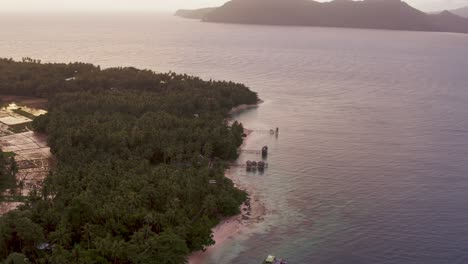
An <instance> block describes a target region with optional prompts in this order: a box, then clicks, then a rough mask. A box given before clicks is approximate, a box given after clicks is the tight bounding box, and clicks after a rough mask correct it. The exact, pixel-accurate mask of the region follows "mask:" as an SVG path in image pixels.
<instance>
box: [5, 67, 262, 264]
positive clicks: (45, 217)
mask: <svg viewBox="0 0 468 264" xmlns="http://www.w3.org/2000/svg"><path fill="white" fill-rule="evenodd" d="M0 93H2V94H13V95H24V96H38V97H43V98H47V99H48V111H49V112H48V114H47V115H44V116H40V117H38V118H36V119H35V120H34V123H33V126H34V129H35V130H37V131H40V132H45V133H47V134H48V138H49V139H48V140H49V145H50V147H51V151H52V153H53V154H54V155H55V158H56V159H57V165H56V168H55V170H54V172H53V173H51V175H50V176H49V177H48V178H47V179H46V181H45V183H44V186H43V188H42V189H41V190H37V191H36V192H34V194H33V196H31V197H30V198H29V199H28V201H27V203H26V204H25V205H24V206H22V207H21V208H19V209H18V210H16V211H12V212H10V213H8V214H6V215H4V216H3V217H1V218H0V257H1V258H2V259H5V263H60V264H62V263H161V264H165V263H167V264H179V263H185V262H186V257H187V255H188V254H189V253H190V252H191V251H195V250H203V249H204V248H206V247H207V246H209V245H212V244H213V243H214V241H213V240H212V237H211V228H212V227H213V226H214V225H216V224H217V223H218V222H219V219H220V218H222V217H225V216H231V215H234V214H237V213H239V205H240V204H241V203H242V202H243V201H244V200H245V198H246V194H245V193H244V192H242V191H239V190H237V189H236V188H234V186H233V183H232V182H231V181H230V180H229V179H227V178H226V177H224V170H225V168H226V166H227V161H229V160H233V159H235V158H236V157H237V148H238V147H239V146H240V144H241V143H242V136H243V128H242V125H241V124H238V123H237V122H236V123H234V124H232V125H228V123H227V121H226V117H227V114H228V111H229V109H231V108H232V107H235V106H237V105H240V104H252V103H256V102H257V101H258V98H257V95H256V93H254V92H251V91H250V90H249V89H248V88H247V87H245V86H244V85H241V84H237V83H232V82H222V81H203V80H201V79H199V78H197V77H192V76H187V75H178V74H175V73H165V74H160V73H154V72H152V71H148V70H138V69H135V68H111V69H104V70H103V69H100V68H99V67H97V66H94V65H90V64H82V63H72V64H42V63H41V62H40V61H35V60H31V59H28V58H26V59H23V62H15V61H13V60H11V59H3V60H0ZM213 180H214V181H213ZM213 182H216V184H213ZM210 183H211V184H210Z"/></svg>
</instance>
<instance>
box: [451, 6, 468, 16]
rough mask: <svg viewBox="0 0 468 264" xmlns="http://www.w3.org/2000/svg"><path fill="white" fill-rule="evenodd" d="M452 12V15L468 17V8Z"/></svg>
mask: <svg viewBox="0 0 468 264" xmlns="http://www.w3.org/2000/svg"><path fill="white" fill-rule="evenodd" d="M450 12H452V13H454V14H456V15H459V16H462V17H468V6H465V7H462V8H458V9H454V10H451V11H450Z"/></svg>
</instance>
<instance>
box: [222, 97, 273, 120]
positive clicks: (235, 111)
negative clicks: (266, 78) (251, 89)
mask: <svg viewBox="0 0 468 264" xmlns="http://www.w3.org/2000/svg"><path fill="white" fill-rule="evenodd" d="M263 103H264V101H262V100H261V99H258V102H257V103H255V104H242V105H239V106H236V107H233V108H232V109H231V110H230V111H229V112H228V114H229V115H230V116H232V115H237V114H240V113H241V112H243V111H245V110H249V109H253V108H257V107H259V105H260V104H263Z"/></svg>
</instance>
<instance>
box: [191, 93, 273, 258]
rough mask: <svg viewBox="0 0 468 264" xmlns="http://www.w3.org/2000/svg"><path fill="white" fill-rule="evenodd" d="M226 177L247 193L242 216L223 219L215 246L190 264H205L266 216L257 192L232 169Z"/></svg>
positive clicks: (235, 111)
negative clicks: (219, 250)
mask: <svg viewBox="0 0 468 264" xmlns="http://www.w3.org/2000/svg"><path fill="white" fill-rule="evenodd" d="M261 103H263V101H261V100H259V102H258V103H257V104H251V105H240V106H237V107H234V108H232V109H231V111H229V115H230V116H232V115H233V114H239V113H240V112H242V111H245V110H248V109H252V108H257V107H258V106H259V104H261ZM252 132H253V131H252V130H249V129H246V128H244V134H245V135H246V137H245V138H244V140H243V142H242V145H241V146H240V147H239V150H242V149H243V148H244V147H245V144H246V142H247V140H248V138H249V136H250V134H252ZM224 175H225V177H227V178H228V179H230V180H231V181H232V182H233V183H234V186H235V187H236V188H238V189H240V190H243V191H245V192H246V193H247V195H248V196H247V200H246V201H245V202H244V203H243V204H242V205H241V206H240V214H238V215H235V216H232V217H228V218H225V219H223V220H222V221H221V222H220V223H219V224H218V225H217V226H215V227H214V228H213V229H212V231H213V240H214V241H215V244H214V245H212V246H210V247H209V248H207V249H206V250H205V251H197V252H194V253H192V254H191V255H190V256H189V257H188V259H187V260H188V264H203V263H204V261H205V260H206V259H207V258H208V256H209V255H210V254H211V253H212V252H213V251H216V250H217V249H218V248H220V247H221V246H222V245H224V244H225V243H226V242H228V241H229V240H232V239H234V237H235V236H236V235H239V234H240V233H241V232H242V231H243V230H244V229H245V228H246V227H248V226H251V225H253V224H257V223H260V222H262V221H263V216H264V215H265V214H266V207H265V205H264V204H263V203H261V202H260V198H259V196H258V195H257V194H256V192H255V190H254V189H253V188H252V187H251V186H248V185H247V184H243V183H241V182H240V180H239V178H238V177H237V176H236V174H235V173H234V172H233V171H232V168H229V169H227V170H226V172H225V174H224Z"/></svg>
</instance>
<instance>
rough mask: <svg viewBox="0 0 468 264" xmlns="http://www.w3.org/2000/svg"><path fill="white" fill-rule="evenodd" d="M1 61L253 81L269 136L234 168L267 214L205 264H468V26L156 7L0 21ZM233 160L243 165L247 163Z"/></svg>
mask: <svg viewBox="0 0 468 264" xmlns="http://www.w3.org/2000/svg"><path fill="white" fill-rule="evenodd" d="M0 29H1V30H0V32H1V37H0V56H1V57H13V58H21V57H26V56H28V57H33V58H39V59H42V60H44V61H58V62H63V61H66V62H67V61H77V60H78V61H85V62H93V63H97V64H100V65H102V66H103V67H109V66H121V65H129V66H136V67H142V68H150V69H153V70H156V71H164V72H166V71H169V70H172V71H176V72H181V73H184V72H185V73H189V74H194V75H199V76H202V77H204V78H213V79H228V80H233V81H237V82H242V83H245V84H247V85H248V86H249V87H251V89H253V90H255V91H257V92H258V93H259V95H260V97H261V98H262V99H263V100H265V103H264V104H263V105H262V106H261V107H260V108H259V109H257V110H252V111H249V112H246V113H244V114H242V115H240V116H239V117H238V119H240V120H241V121H242V122H243V123H244V124H245V125H246V126H247V127H248V128H252V129H258V130H261V129H270V128H273V127H280V136H279V137H278V138H275V137H271V136H270V135H268V134H265V133H260V132H257V133H254V134H253V135H252V136H251V138H250V139H249V141H248V143H247V148H248V149H257V148H259V147H261V146H263V145H269V146H270V149H271V154H270V157H269V163H270V168H268V170H267V171H266V173H265V174H263V175H259V174H247V173H246V172H245V171H244V170H243V169H237V171H236V173H237V174H238V177H239V178H240V180H241V181H242V182H243V183H247V184H249V185H251V186H253V188H254V189H255V190H256V192H257V193H258V195H259V196H260V197H261V199H262V201H263V202H264V203H265V204H266V206H267V208H268V214H267V215H266V216H265V221H264V222H263V223H262V224H260V225H258V226H255V227H253V228H251V229H249V230H246V231H244V232H243V233H242V234H241V235H239V236H236V237H235V239H234V240H232V241H230V242H229V243H227V244H226V245H225V246H223V247H222V248H221V249H220V250H218V251H216V252H215V253H213V254H212V256H210V259H209V260H208V261H207V263H208V264H237V263H239V264H249V263H253V264H255V263H259V262H261V260H262V258H264V256H266V255H267V254H270V253H272V254H276V255H280V256H283V257H285V258H287V259H288V260H289V262H290V263H293V264H294V263H300V264H309V263H337V264H341V263H343V264H344V263H353V264H354V263H363V264H373V263H384V264H386V263H400V264H402V263H403V264H406V263H421V264H423V263H426V264H432V263H434V264H440V263H450V264H456V263H468V60H467V58H468V35H459V34H448V33H418V32H398V31H379V30H354V29H330V28H328V29H327V28H305V27H268V26H243V25H223V24H207V23H200V22H197V21H191V20H184V19H179V18H174V17H171V16H169V15H161V14H152V15H151V14H120V15H62V16H57V15H54V16H37V15H15V16H12V15H2V16H0ZM251 158H252V157H251V156H250V157H249V156H242V157H241V160H245V159H251Z"/></svg>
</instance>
